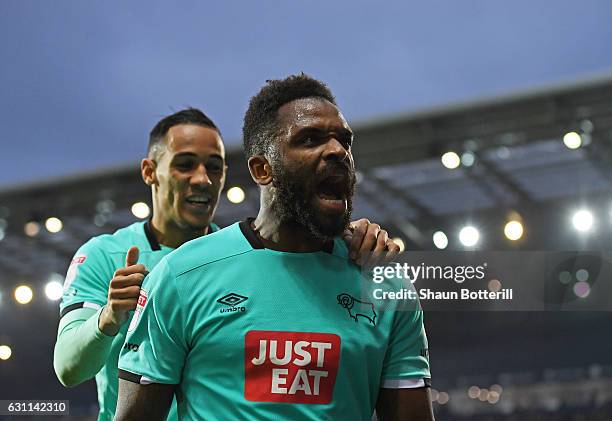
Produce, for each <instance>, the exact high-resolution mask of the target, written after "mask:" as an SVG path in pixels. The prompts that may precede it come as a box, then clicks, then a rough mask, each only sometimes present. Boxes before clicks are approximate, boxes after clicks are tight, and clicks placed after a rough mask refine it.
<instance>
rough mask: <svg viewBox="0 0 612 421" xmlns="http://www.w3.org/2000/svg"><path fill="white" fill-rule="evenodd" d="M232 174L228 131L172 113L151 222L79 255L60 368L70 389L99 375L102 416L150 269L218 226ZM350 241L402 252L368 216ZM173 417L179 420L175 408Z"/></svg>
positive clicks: (112, 402) (151, 170) (153, 178)
mask: <svg viewBox="0 0 612 421" xmlns="http://www.w3.org/2000/svg"><path fill="white" fill-rule="evenodd" d="M225 171H226V166H225V150H224V146H223V141H222V139H221V134H220V132H219V129H218V128H217V126H216V125H215V124H214V123H213V122H212V121H211V120H210V119H209V118H208V117H207V116H206V115H205V114H204V113H202V112H201V111H199V110H197V109H193V108H190V109H185V110H182V111H179V112H177V113H175V114H172V115H170V116H168V117H165V118H164V119H162V120H161V121H159V122H158V123H157V124H156V126H155V127H154V128H153V130H152V131H151V134H150V140H149V148H148V156H147V157H146V158H145V159H143V160H142V163H141V172H142V177H143V180H144V182H145V183H146V184H147V185H148V186H150V187H151V197H152V203H153V214H152V217H151V220H149V221H147V222H137V223H134V224H132V225H130V226H128V227H125V228H122V229H119V230H118V231H116V232H115V233H114V234H112V235H101V236H99V237H94V238H92V239H91V240H89V241H88V242H87V243H85V244H84V245H83V246H82V247H81V248H80V249H79V250H78V251H77V253H76V254H75V256H74V259H73V260H72V264H71V265H70V268H69V270H68V275H67V277H66V282H65V284H64V295H63V297H62V301H61V303H60V311H61V319H60V323H59V328H58V337H57V342H56V344H55V352H54V359H53V365H54V368H55V372H56V374H57V376H58V378H59V380H60V382H61V383H62V384H63V385H64V386H67V387H73V386H76V385H78V384H80V383H82V382H84V381H86V380H89V379H92V378H94V376H95V378H96V383H97V389H98V402H99V406H100V412H99V416H98V419H99V420H110V419H112V418H113V416H114V413H115V407H116V403H117V381H118V379H117V360H118V358H119V352H120V350H121V347H122V346H123V344H124V339H125V334H126V331H127V323H126V321H127V319H128V318H129V315H131V311H132V310H133V309H134V308H136V304H137V300H138V296H139V292H140V284H141V283H142V280H143V279H144V277H145V275H146V273H147V270H152V269H153V267H154V266H155V265H156V264H157V263H158V262H159V261H160V260H161V258H162V257H163V256H165V255H166V254H168V253H169V252H171V251H172V250H173V249H174V248H176V247H179V246H180V245H181V244H183V243H185V242H186V241H189V240H191V239H194V238H196V237H199V236H202V235H205V234H207V233H209V232H211V231H215V230H216V229H217V228H216V227H215V225H214V224H212V222H211V221H212V218H213V215H214V212H215V209H216V207H217V203H218V201H219V195H220V194H221V191H222V189H223V184H224V181H225ZM350 241H351V244H352V248H353V250H355V251H360V250H362V251H363V250H378V251H382V250H387V251H388V255H389V257H392V256H394V255H395V254H396V253H397V250H398V247H397V245H396V244H394V243H391V242H389V240H388V236H387V233H386V231H384V230H381V229H380V227H379V226H378V225H376V224H369V222H368V221H367V220H360V221H358V222H356V223H355V231H354V235H353V237H352V240H350ZM109 281H110V283H109ZM169 419H176V412H175V407H174V406H173V409H172V410H171V412H170V416H169Z"/></svg>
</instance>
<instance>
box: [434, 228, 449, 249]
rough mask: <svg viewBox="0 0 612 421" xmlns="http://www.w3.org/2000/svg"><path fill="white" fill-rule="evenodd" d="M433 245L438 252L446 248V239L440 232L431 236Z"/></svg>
mask: <svg viewBox="0 0 612 421" xmlns="http://www.w3.org/2000/svg"><path fill="white" fill-rule="evenodd" d="M433 242H434V245H435V246H436V247H437V248H439V249H440V250H442V249H445V248H446V247H447V246H448V237H447V236H446V234H444V233H443V232H442V231H436V232H434V235H433Z"/></svg>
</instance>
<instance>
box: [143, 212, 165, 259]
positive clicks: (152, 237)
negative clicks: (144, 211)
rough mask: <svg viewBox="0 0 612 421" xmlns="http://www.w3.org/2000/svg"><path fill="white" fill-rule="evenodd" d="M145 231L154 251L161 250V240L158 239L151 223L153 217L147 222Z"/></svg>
mask: <svg viewBox="0 0 612 421" xmlns="http://www.w3.org/2000/svg"><path fill="white" fill-rule="evenodd" d="M144 232H145V235H146V236H147V241H148V242H149V245H150V246H151V250H152V251H157V250H161V246H160V245H159V242H158V241H157V237H155V233H154V232H153V226H152V225H151V219H148V220H147V222H145V224H144Z"/></svg>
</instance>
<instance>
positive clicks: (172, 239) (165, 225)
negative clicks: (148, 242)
mask: <svg viewBox="0 0 612 421" xmlns="http://www.w3.org/2000/svg"><path fill="white" fill-rule="evenodd" d="M151 228H153V233H154V234H155V238H157V242H158V243H159V244H162V245H164V246H166V247H170V248H178V247H180V246H181V245H183V244H184V243H186V242H187V241H190V240H193V239H196V238H198V237H201V236H203V235H206V234H208V229H209V228H208V226H207V227H205V228H203V229H196V230H194V229H191V228H183V227H179V226H178V225H177V224H175V223H174V222H173V221H168V220H164V219H162V218H161V217H160V216H159V214H155V213H154V214H153V218H152V219H151Z"/></svg>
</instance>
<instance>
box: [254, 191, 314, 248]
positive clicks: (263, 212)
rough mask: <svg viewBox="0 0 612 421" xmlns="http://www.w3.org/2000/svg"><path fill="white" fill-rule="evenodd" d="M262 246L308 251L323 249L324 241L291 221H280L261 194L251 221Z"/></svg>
mask: <svg viewBox="0 0 612 421" xmlns="http://www.w3.org/2000/svg"><path fill="white" fill-rule="evenodd" d="M253 229H254V230H255V231H256V233H257V235H258V236H259V238H260V240H261V242H262V243H263V245H264V247H266V248H269V249H272V250H278V251H287V252H292V253H310V252H315V251H319V250H321V249H323V246H324V245H325V243H326V241H325V240H322V239H320V238H316V237H314V236H313V235H312V234H311V233H310V232H309V231H307V230H306V228H304V227H302V226H301V225H300V224H297V223H295V222H293V221H281V218H279V216H278V215H277V214H276V212H275V211H274V209H273V207H272V206H271V205H270V202H269V201H266V200H265V199H264V197H263V195H262V198H261V204H260V208H259V213H258V214H257V218H255V220H254V221H253Z"/></svg>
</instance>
